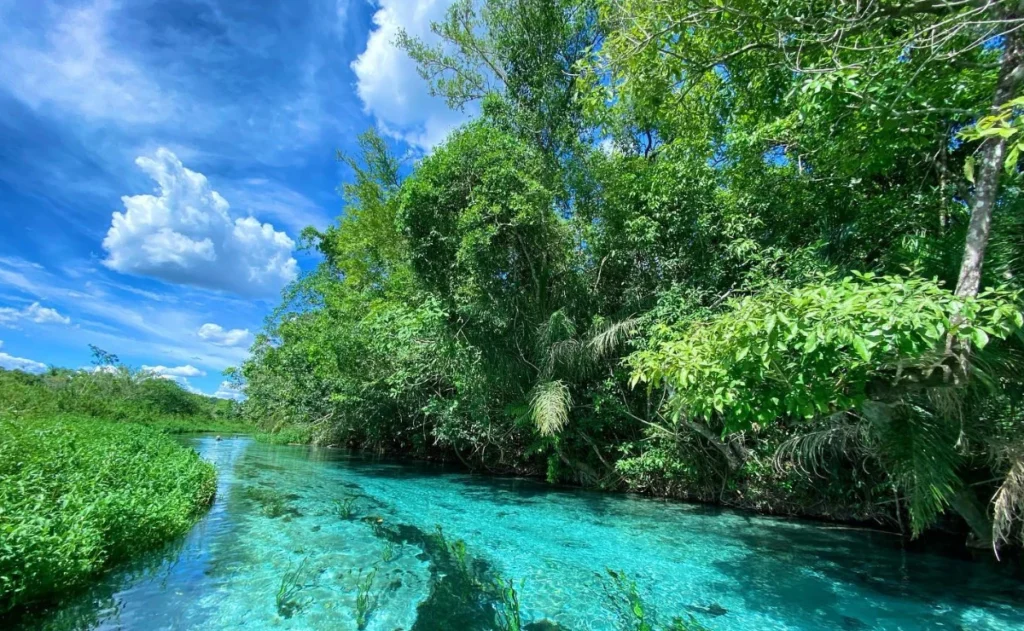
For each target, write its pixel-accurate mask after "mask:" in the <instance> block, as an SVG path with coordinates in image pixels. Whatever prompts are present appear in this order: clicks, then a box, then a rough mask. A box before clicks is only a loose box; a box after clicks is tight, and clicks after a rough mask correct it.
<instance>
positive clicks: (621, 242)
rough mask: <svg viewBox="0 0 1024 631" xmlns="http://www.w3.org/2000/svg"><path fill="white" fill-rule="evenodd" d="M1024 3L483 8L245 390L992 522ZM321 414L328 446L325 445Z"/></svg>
mask: <svg viewBox="0 0 1024 631" xmlns="http://www.w3.org/2000/svg"><path fill="white" fill-rule="evenodd" d="M1022 26H1024V6H1021V5H1020V3H1019V2H1016V0H1013V1H1011V0H980V1H974V0H879V1H874V2H852V1H841V0H836V1H830V2H809V1H808V0H757V1H753V0H749V1H748V0H724V1H723V0H555V1H551V0H483V1H481V2H475V3H474V2H470V1H469V0H459V1H457V2H456V3H455V4H454V5H453V6H452V7H451V9H450V10H449V11H448V14H447V17H446V18H445V19H444V20H443V21H441V22H439V23H437V24H435V25H434V26H433V29H434V32H435V34H436V35H437V36H438V37H437V40H438V41H439V42H440V43H439V44H430V43H428V42H424V41H421V40H418V39H416V38H413V37H410V36H407V35H404V34H403V35H402V36H401V37H399V40H398V41H399V43H400V44H401V45H402V46H403V47H404V48H405V50H406V51H407V52H408V53H409V54H410V55H411V56H412V58H413V59H415V60H416V62H417V63H418V65H419V67H420V70H421V74H422V76H423V78H424V80H425V81H427V82H428V83H429V85H430V88H431V90H432V92H433V93H434V94H436V95H439V96H441V97H444V98H445V99H447V101H448V103H449V104H450V105H451V107H453V108H463V109H467V110H468V111H474V112H478V113H479V115H478V116H476V117H475V118H474V119H473V120H472V122H470V123H468V124H466V125H465V126H463V127H462V128H460V129H458V130H456V131H455V132H454V133H452V134H451V135H450V136H449V137H448V138H447V139H446V140H445V141H444V142H443V143H442V144H440V145H439V146H437V147H435V148H434V149H433V150H432V151H431V152H429V154H428V155H426V156H425V157H423V158H422V159H419V160H417V161H415V162H413V163H410V162H408V161H403V160H401V159H399V158H398V157H397V156H396V155H395V154H393V153H391V152H390V151H389V145H388V142H387V141H386V140H385V139H384V138H382V137H381V136H379V135H377V134H375V133H374V132H368V133H366V134H365V135H364V136H362V138H361V149H362V152H361V154H360V155H352V156H342V157H341V158H342V160H344V162H345V163H346V164H347V165H348V166H349V167H350V169H351V173H352V178H351V181H350V182H349V183H347V184H345V185H344V187H343V192H344V197H345V207H344V212H343V214H342V215H341V217H340V219H339V220H338V222H337V223H336V224H335V225H334V226H332V227H330V228H328V229H326V230H322V231H318V230H315V229H312V228H310V229H308V230H307V231H306V232H305V233H304V240H305V243H306V245H307V247H309V248H310V249H312V250H315V251H316V252H318V253H319V254H320V255H322V263H321V264H320V265H319V267H318V268H317V269H316V270H315V271H314V272H312V273H309V274H307V275H306V276H304V277H303V278H301V279H300V280H299V281H297V282H296V283H294V284H293V285H292V286H291V287H290V288H289V289H288V290H287V292H286V296H285V299H284V301H283V303H282V305H281V306H280V307H279V308H278V309H277V311H276V312H275V314H274V315H273V316H272V317H271V318H270V320H269V321H268V323H267V326H266V329H265V331H264V332H263V334H262V335H260V336H259V338H258V339H257V341H256V342H255V345H254V347H253V354H252V357H251V359H250V360H249V361H247V362H246V363H245V364H244V365H243V366H242V367H241V368H240V369H239V370H238V371H237V372H236V373H235V378H236V379H237V380H238V381H239V383H240V384H244V388H245V392H246V394H247V397H248V398H247V400H246V401H245V402H244V404H243V405H242V410H243V414H244V415H245V416H246V417H247V418H248V419H250V420H251V421H252V422H254V423H258V424H259V425H260V426H261V427H262V428H263V429H266V430H270V431H279V430H287V431H290V432H296V431H301V432H303V433H305V434H306V435H308V436H310V437H311V439H312V440H315V441H318V442H322V443H327V444H345V445H350V446H355V447H360V448H367V449H374V450H379V451H382V452H389V453H396V454H405V455H409V456H415V457H430V458H450V459H455V460H459V461H461V462H463V463H464V464H465V465H466V466H469V467H472V468H478V469H484V470H488V471H495V472H519V473H529V474H536V475H543V476H546V477H547V479H549V480H551V481H552V482H565V483H576V484H583V485H587V486H592V487H599V488H605V489H632V490H639V491H643V492H650V493H657V494H663V495H670V496H676V497H686V498H691V499H699V500H703V501H715V502H722V503H726V504H731V505H738V506H745V507H750V508H755V509H759V510H764V511H771V512H779V513H796V514H805V515H819V516H828V517H834V518H842V519H873V520H878V521H881V522H884V523H887V524H889V525H891V526H893V527H900V528H905V529H906V531H907V532H908V533H910V534H915V535H916V534H919V533H921V532H923V531H924V530H925V529H927V528H929V527H933V526H942V527H947V528H953V529H958V528H959V529H962V532H964V533H968V532H969V534H970V538H971V539H972V541H973V542H975V543H978V544H981V545H983V546H988V547H991V548H993V549H995V550H996V551H997V552H998V550H999V549H1000V548H1005V547H1007V546H1010V545H1013V542H1014V541H1017V542H1018V543H1019V541H1020V540H1019V536H1020V534H1021V526H1020V517H1021V515H1022V514H1024V416H1022V408H1021V402H1020V396H1021V393H1022V392H1024V382H1022V379H1024V375H1022V372H1021V367H1022V364H1021V359H1022V351H1024V346H1022V345H1021V338H1020V335H1019V333H1020V328H1021V324H1022V317H1021V300H1020V290H1021V282H1020V274H1021V272H1022V269H1021V264H1022V261H1024V259H1022V255H1024V212H1022V211H1024V208H1022V205H1021V204H1022V200H1021V174H1020V169H1019V164H1018V156H1019V153H1020V147H1021V143H1022V142H1024V141H1022V136H1021V135H1020V133H1019V132H1020V130H1021V127H1022V125H1024V123H1022V122H1021V120H1022V119H1021V117H1020V113H1021V108H1022V106H1024V101H1022V100H1021V98H1020V97H1019V96H1018V95H1019V91H1020V86H1021V79H1022V77H1024V35H1022V32H1021V27H1022ZM297 428H298V429H297Z"/></svg>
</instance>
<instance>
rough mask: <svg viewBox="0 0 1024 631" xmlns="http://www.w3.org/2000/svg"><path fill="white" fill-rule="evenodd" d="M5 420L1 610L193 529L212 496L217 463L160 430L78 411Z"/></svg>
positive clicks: (55, 592)
mask: <svg viewBox="0 0 1024 631" xmlns="http://www.w3.org/2000/svg"><path fill="white" fill-rule="evenodd" d="M0 425H2V433H0V532H2V533H3V537H2V541H3V543H2V545H0V613H7V612H9V611H10V610H12V609H15V608H21V607H25V606H27V605H32V604H37V603H40V602H43V601H45V600H48V599H52V598H54V597H57V596H59V595H60V594H62V593H64V592H66V591H70V590H73V589H75V588H78V587H81V586H82V585H84V584H85V583H86V582H87V581H89V580H90V579H91V578H92V577H93V576H95V575H96V574H97V573H98V572H100V571H102V570H103V569H105V568H107V567H109V566H110V565H111V564H114V563H117V562H118V561H121V560H123V559H126V558H129V557H131V556H133V555H136V554H138V553H139V552H140V551H142V550H146V549H148V548H152V547H154V546H156V545H159V544H160V543H163V542H164V541H167V540H168V539H171V538H173V537H176V536H179V535H181V534H183V533H185V532H186V531H187V530H188V529H189V528H190V527H191V526H192V523H193V521H194V519H195V517H196V516H197V515H198V514H199V512H200V511H201V510H203V509H204V508H205V507H206V506H207V505H208V504H209V502H210V501H211V499H212V497H213V493H214V488H215V485H214V469H213V466H212V465H210V464H209V463H206V462H204V461H202V460H201V459H200V458H199V457H198V456H197V455H196V453H195V452H193V451H191V450H187V449H184V448H182V447H181V446H179V445H178V444H176V443H175V442H174V441H173V440H171V439H170V438H167V437H165V436H163V435H161V434H159V433H158V432H156V431H154V430H152V429H149V428H146V427H142V426H139V425H132V424H121V423H111V422H107V421H100V420H97V419H94V418H87V417H83V416H74V415H59V416H54V417H52V418H47V419H41V420H40V419H34V420H15V419H11V418H10V417H3V418H0Z"/></svg>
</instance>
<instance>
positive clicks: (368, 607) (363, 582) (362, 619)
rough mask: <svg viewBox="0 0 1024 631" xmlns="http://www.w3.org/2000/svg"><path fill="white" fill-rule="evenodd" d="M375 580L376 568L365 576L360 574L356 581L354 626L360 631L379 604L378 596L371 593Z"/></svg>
mask: <svg viewBox="0 0 1024 631" xmlns="http://www.w3.org/2000/svg"><path fill="white" fill-rule="evenodd" d="M375 578H377V566H374V567H373V569H371V570H370V571H369V572H368V573H367V574H366V575H365V576H363V575H362V573H360V575H359V577H358V578H357V579H356V626H357V627H358V628H359V630H360V631H362V630H363V629H365V628H366V625H367V624H369V622H370V616H371V615H373V612H374V610H376V609H377V605H378V604H379V603H380V594H379V593H376V592H374V591H373V581H374V579H375Z"/></svg>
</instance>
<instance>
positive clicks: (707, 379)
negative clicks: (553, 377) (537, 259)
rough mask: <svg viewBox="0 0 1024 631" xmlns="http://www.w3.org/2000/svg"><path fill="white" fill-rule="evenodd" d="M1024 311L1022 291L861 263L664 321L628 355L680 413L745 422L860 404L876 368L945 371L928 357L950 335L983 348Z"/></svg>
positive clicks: (893, 374)
mask: <svg viewBox="0 0 1024 631" xmlns="http://www.w3.org/2000/svg"><path fill="white" fill-rule="evenodd" d="M1022 320H1024V316H1022V315H1021V312H1020V311H1019V310H1018V306H1017V295H1016V294H1015V293H1006V292H998V291H994V290H993V291H989V292H986V293H985V294H982V295H981V296H979V297H978V298H977V299H963V298H958V297H956V296H955V295H954V294H953V293H952V292H950V291H948V290H945V289H943V288H942V287H941V285H940V284H939V283H937V282H936V281H934V280H927V279H922V278H918V277H914V276H910V277H906V278H904V277H899V276H884V277H875V276H873V275H872V274H857V275H856V276H848V277H846V278H844V279H842V280H840V281H836V280H835V279H832V278H823V279H821V280H819V281H817V282H814V283H809V284H807V285H803V286H799V287H795V288H792V289H787V288H771V289H766V290H764V291H762V292H761V293H759V294H757V295H756V296H746V297H744V298H741V299H737V300H735V301H733V302H732V303H730V304H729V305H728V306H727V307H726V308H725V310H724V311H723V312H722V313H721V314H718V315H716V316H714V317H713V318H711V319H709V320H706V321H695V322H692V323H689V324H688V325H686V326H685V327H683V328H682V330H674V329H672V328H670V327H668V326H665V325H662V326H659V327H656V328H655V329H654V335H655V339H656V341H655V342H654V344H653V345H652V347H651V348H649V349H647V350H645V351H642V352H639V353H637V354H636V355H634V356H633V357H632V358H631V361H632V362H633V366H634V367H635V370H636V372H635V375H634V380H635V381H643V382H647V383H650V384H652V385H665V386H666V387H670V388H672V389H673V390H674V396H673V400H672V403H671V405H672V406H673V409H674V414H675V415H676V417H678V416H679V415H688V416H697V417H703V418H709V417H713V416H720V417H721V418H722V419H723V422H724V426H725V428H726V431H742V430H746V429H750V428H751V427H752V426H753V425H754V424H755V423H760V424H764V423H768V422H771V421H772V420H774V419H776V418H779V417H785V416H790V417H804V418H808V419H810V418H814V417H816V416H820V415H828V414H833V413H835V412H837V411H846V410H850V409H854V408H857V407H859V406H860V405H861V404H863V402H864V401H865V400H866V399H867V398H868V394H869V392H868V390H869V388H870V386H871V385H872V384H873V382H875V381H876V380H885V381H886V382H887V383H888V382H897V381H899V380H900V379H901V378H906V379H909V378H911V377H913V376H914V375H909V376H908V375H907V373H912V372H913V371H914V368H924V369H927V370H929V371H931V370H934V371H938V372H942V368H944V367H943V366H938V367H933V366H932V365H930V364H928V363H925V365H924V366H923V367H922V366H920V364H921V363H922V362H927V360H928V359H929V355H930V354H931V353H932V351H934V350H935V349H937V348H939V347H941V346H942V345H943V344H944V343H946V341H947V340H948V341H949V342H950V343H971V342H972V343H974V345H975V346H976V347H978V348H979V349H981V348H984V347H985V345H986V344H988V342H989V339H990V337H995V338H999V339H1005V338H1007V337H1009V336H1010V335H1011V334H1012V333H1013V332H1014V331H1016V330H1018V329H1019V328H1020V327H1021V325H1022V324H1024V322H1022Z"/></svg>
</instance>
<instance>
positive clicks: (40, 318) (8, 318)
mask: <svg viewBox="0 0 1024 631" xmlns="http://www.w3.org/2000/svg"><path fill="white" fill-rule="evenodd" d="M21 321H28V322H35V323H36V324H71V318H69V317H67V316H64V315H61V314H60V313H59V312H58V311H57V310H56V309H51V308H50V307H44V306H42V305H40V304H39V303H38V302H33V303H32V304H30V305H29V306H27V307H25V308H24V309H14V308H12V307H2V308H0V324H2V325H6V326H13V325H15V324H17V323H18V322H21Z"/></svg>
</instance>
